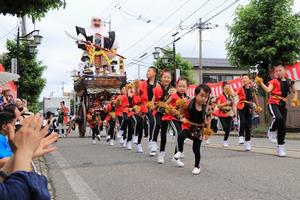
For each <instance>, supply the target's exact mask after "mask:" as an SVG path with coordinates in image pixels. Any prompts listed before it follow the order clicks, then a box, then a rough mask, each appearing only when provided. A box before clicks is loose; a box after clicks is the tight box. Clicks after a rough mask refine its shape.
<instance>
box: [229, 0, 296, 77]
mask: <svg viewBox="0 0 300 200" xmlns="http://www.w3.org/2000/svg"><path fill="white" fill-rule="evenodd" d="M229 34H230V37H229V38H228V40H227V42H226V43H227V44H226V48H227V51H228V57H229V61H230V62H231V64H232V65H233V66H236V67H240V68H250V67H257V68H258V70H259V74H260V75H261V76H263V77H264V80H266V81H267V80H268V78H269V69H270V68H272V67H273V66H276V65H286V64H293V63H295V62H296V61H297V59H298V58H299V53H300V20H299V18H298V17H296V16H295V15H294V14H293V12H292V0H272V1H266V0H251V2H250V3H249V4H248V5H246V6H240V7H239V8H238V9H237V10H236V18H235V19H234V21H233V24H232V25H231V26H229Z"/></svg>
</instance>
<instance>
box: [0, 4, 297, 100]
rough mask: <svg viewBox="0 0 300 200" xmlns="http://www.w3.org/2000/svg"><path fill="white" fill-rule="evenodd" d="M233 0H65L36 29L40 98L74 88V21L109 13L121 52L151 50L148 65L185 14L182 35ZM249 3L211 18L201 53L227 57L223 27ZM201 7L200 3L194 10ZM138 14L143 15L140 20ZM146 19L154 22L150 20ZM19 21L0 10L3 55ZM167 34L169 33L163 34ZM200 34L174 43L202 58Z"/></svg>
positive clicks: (131, 71) (133, 69) (132, 72)
mask: <svg viewBox="0 0 300 200" xmlns="http://www.w3.org/2000/svg"><path fill="white" fill-rule="evenodd" d="M234 1H235V0H210V1H208V0H152V1H149V0H105V1H104V0H88V1H87V0H76V1H75V0H72V1H71V0H67V6H66V9H64V10H63V9H60V10H53V11H50V12H49V13H47V15H46V17H45V18H43V19H42V20H41V21H39V22H37V23H36V29H40V30H41V32H40V34H41V35H42V36H43V37H44V38H43V41H42V44H41V45H39V46H38V59H39V60H42V61H43V63H44V64H45V65H47V66H48V69H47V70H46V71H45V72H44V75H43V76H44V77H45V78H46V79H47V86H46V88H45V89H44V91H43V93H42V95H41V98H42V97H43V96H49V95H50V93H51V92H53V93H54V95H55V96H61V95H62V89H61V88H62V83H63V82H64V83H65V91H71V90H72V88H73V85H72V79H71V77H70V73H69V72H70V71H71V70H72V69H74V68H76V67H77V65H78V63H79V59H80V55H81V53H82V52H81V50H79V49H77V47H76V45H75V44H74V41H72V40H71V39H70V38H68V37H67V36H66V35H65V33H64V31H68V32H70V33H72V34H74V35H75V26H76V25H77V26H81V27H88V26H89V25H90V19H91V17H92V16H101V17H103V18H104V19H106V20H107V21H108V19H109V15H111V19H112V30H114V31H115V32H116V35H117V40H118V42H119V46H120V49H119V53H121V54H123V55H125V57H127V58H128V59H127V61H129V62H131V61H132V59H137V58H138V57H139V56H141V55H142V54H144V53H148V55H149V56H147V58H146V59H145V60H143V61H142V62H143V64H144V65H149V64H151V63H152V62H153V57H152V55H151V56H150V54H151V53H152V52H153V51H154V48H153V47H154V46H160V47H165V46H166V45H167V44H169V43H170V42H171V41H172V34H173V33H175V32H176V29H177V28H176V27H178V25H179V23H180V21H181V20H184V19H186V20H185V21H184V22H183V23H182V24H181V27H182V29H183V30H181V29H179V34H178V35H182V34H184V33H185V32H186V31H188V30H189V29H188V28H189V27H191V25H193V24H194V23H195V22H196V21H197V20H198V19H199V18H202V20H203V21H205V20H206V19H209V18H210V17H211V16H213V15H215V14H216V13H217V12H219V11H221V10H222V9H224V8H225V7H226V6H228V5H230V4H231V3H232V2H234ZM248 2H249V1H248V0H240V1H239V2H238V3H237V4H235V5H234V6H232V7H231V8H230V9H228V10H226V11H225V12H223V13H222V14H220V15H218V16H217V17H215V18H213V19H212V20H211V21H210V22H211V23H212V24H217V25H218V27H217V28H213V29H210V30H205V31H204V32H203V57H209V58H225V57H226V51H225V40H226V38H227V37H228V32H227V29H226V28H225V26H226V24H231V23H232V20H233V18H234V11H235V9H236V7H237V6H238V5H240V4H242V5H245V4H247V3H248ZM205 3H206V4H205ZM203 4H205V5H204V6H203ZM120 6H121V8H120ZM201 6H202V8H201V9H199V10H198V11H197V12H195V13H194V14H193V12H194V11H196V10H197V9H198V8H200V7H201ZM119 8H120V9H119ZM294 12H295V13H298V12H300V1H299V0H298V1H295V3H294ZM192 14H193V15H192ZM140 15H141V19H138V16H140ZM147 20H151V22H150V23H146V21H147ZM17 23H18V19H17V18H16V17H11V16H3V15H0V54H1V53H3V52H5V51H6V48H5V42H6V39H13V38H15V37H16V32H17V29H16V26H17ZM107 28H108V26H107ZM33 29H34V27H33V25H32V23H31V22H30V21H29V20H28V21H27V31H28V32H30V31H31V30H33ZM168 32H169V33H168ZM164 35H165V37H164V38H162V39H161V37H162V36H164ZM198 35H199V34H198V31H194V32H192V33H190V34H187V35H186V36H185V37H183V38H182V39H180V40H179V41H178V42H176V50H177V52H179V53H181V54H182V55H183V56H187V57H198V54H199V46H198V45H199V38H198ZM129 47H131V48H129ZM128 48H129V49H128ZM145 69H146V66H143V67H142V77H144V74H145ZM127 73H128V76H129V79H134V78H136V77H137V66H136V65H132V66H130V67H129V68H127Z"/></svg>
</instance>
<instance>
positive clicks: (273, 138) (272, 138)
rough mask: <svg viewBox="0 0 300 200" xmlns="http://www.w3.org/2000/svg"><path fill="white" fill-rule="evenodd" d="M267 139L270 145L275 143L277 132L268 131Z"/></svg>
mask: <svg viewBox="0 0 300 200" xmlns="http://www.w3.org/2000/svg"><path fill="white" fill-rule="evenodd" d="M268 138H269V140H270V141H271V142H272V143H277V132H276V131H271V130H270V129H269V130H268Z"/></svg>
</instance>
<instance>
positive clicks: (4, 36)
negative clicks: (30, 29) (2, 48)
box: [0, 26, 18, 40]
mask: <svg viewBox="0 0 300 200" xmlns="http://www.w3.org/2000/svg"><path fill="white" fill-rule="evenodd" d="M17 27H18V26H15V27H14V28H12V29H11V30H10V31H8V32H7V33H5V34H4V35H2V36H1V37H0V40H2V39H4V38H6V37H7V36H8V35H10V34H11V33H12V32H13V31H14V30H16V28H17Z"/></svg>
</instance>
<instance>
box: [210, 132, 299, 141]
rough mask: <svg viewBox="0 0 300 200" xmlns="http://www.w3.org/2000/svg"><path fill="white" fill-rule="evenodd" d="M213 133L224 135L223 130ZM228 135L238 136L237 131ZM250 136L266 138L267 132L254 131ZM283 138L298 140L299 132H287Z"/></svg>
mask: <svg viewBox="0 0 300 200" xmlns="http://www.w3.org/2000/svg"><path fill="white" fill-rule="evenodd" d="M213 135H215V136H224V133H223V132H218V133H214V134H213ZM230 136H232V137H238V133H237V132H230ZM251 137H253V138H267V133H264V132H259V133H255V134H252V135H251ZM285 139H287V140H300V134H297V133H287V134H286V136H285Z"/></svg>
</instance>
